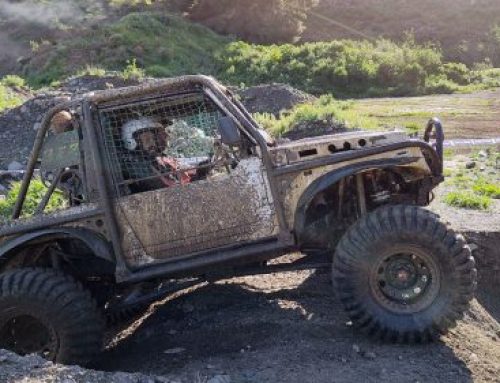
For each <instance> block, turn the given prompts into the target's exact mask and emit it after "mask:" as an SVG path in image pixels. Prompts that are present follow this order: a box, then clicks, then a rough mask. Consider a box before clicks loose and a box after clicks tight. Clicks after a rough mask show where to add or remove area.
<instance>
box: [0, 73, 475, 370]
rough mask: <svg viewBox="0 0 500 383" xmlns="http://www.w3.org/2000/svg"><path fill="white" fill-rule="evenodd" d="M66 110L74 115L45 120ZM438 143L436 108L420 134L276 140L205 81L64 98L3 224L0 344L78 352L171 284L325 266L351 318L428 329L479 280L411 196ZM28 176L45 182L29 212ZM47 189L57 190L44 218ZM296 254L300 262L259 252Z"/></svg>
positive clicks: (432, 333) (427, 179) (424, 192)
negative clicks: (57, 198)
mask: <svg viewBox="0 0 500 383" xmlns="http://www.w3.org/2000/svg"><path fill="white" fill-rule="evenodd" d="M62 111H64V112H65V113H66V112H68V113H70V114H71V116H72V119H73V120H72V123H71V124H69V128H68V129H65V130H64V131H61V130H60V129H59V130H57V131H52V130H51V128H50V127H51V121H52V120H53V118H54V116H56V115H57V114H58V113H60V112H62ZM66 115H67V113H66ZM142 133H147V134H146V135H144V134H142ZM431 141H432V142H431ZM442 144H443V132H442V128H441V124H440V123H439V120H437V119H435V120H431V121H430V123H429V125H428V126H427V128H426V130H425V134H424V137H423V139H417V138H409V137H408V136H407V135H406V134H405V133H403V132H398V131H383V132H360V131H358V132H347V133H339V134H335V135H326V136H320V137H315V138H307V139H302V140H297V141H290V142H281V143H276V142H275V141H274V140H273V139H272V138H270V137H269V136H268V135H267V134H266V133H265V132H264V131H263V130H262V129H261V128H260V127H259V125H258V124H257V123H256V122H255V121H254V120H253V119H252V116H251V115H250V114H249V113H248V112H247V111H246V109H245V108H244V106H243V105H242V104H241V103H240V101H239V100H238V99H237V97H235V96H234V95H233V94H232V93H231V91H229V90H228V89H226V88H225V87H224V86H222V85H220V84H219V83H217V82H216V81H215V80H213V79H211V78H209V77H204V76H186V77H180V78H173V79H165V80H159V81H157V82H154V83H150V84H146V85H141V86H136V87H129V88H123V89H111V90H106V91H100V92H94V93H89V94H86V95H85V96H83V97H81V98H79V99H76V100H73V101H70V102H67V103H63V104H61V105H58V106H56V107H55V108H53V109H51V110H50V111H49V112H48V113H47V114H46V116H45V117H44V119H43V122H42V124H41V128H40V129H39V131H38V134H37V137H36V141H35V144H34V148H33V151H32V154H31V156H30V158H29V160H28V165H27V169H26V175H25V177H24V180H23V181H22V184H21V188H20V193H19V197H18V200H17V203H16V206H15V208H14V212H13V216H12V220H9V221H8V222H6V223H4V224H3V225H2V226H1V228H0V347H3V348H8V349H12V350H14V351H16V352H18V353H21V354H26V353H40V354H42V355H43V356H45V357H46V358H48V359H52V360H55V361H57V362H61V363H86V362H88V361H90V360H91V359H92V358H93V357H94V356H95V355H96V354H97V353H98V352H99V351H100V349H101V343H102V336H103V329H104V327H105V322H106V320H105V318H106V317H108V318H109V317H116V315H119V314H123V313H124V312H125V311H126V310H128V309H131V308H133V307H136V306H137V305H140V304H144V303H147V302H151V300H152V299H155V298H158V297H160V296H162V294H165V293H166V292H168V291H169V289H171V286H172V281H179V282H178V283H179V284H181V286H182V285H183V284H187V283H192V282H194V281H213V280H217V279H219V278H227V277H231V276H234V275H249V274H258V273H272V272H279V271H286V270H299V269H314V268H319V267H330V268H331V270H332V277H333V284H334V286H335V287H336V289H337V294H338V297H339V299H340V301H341V302H342V304H343V305H344V306H345V309H346V310H347V314H348V316H349V317H350V319H351V321H352V322H353V324H354V325H355V326H357V327H358V328H359V329H361V330H364V331H365V332H366V333H367V334H369V335H372V336H374V337H376V338H379V339H383V340H387V341H396V342H405V343H412V342H425V341H429V340H432V339H434V338H436V337H438V336H439V335H440V334H443V333H445V332H446V330H447V329H448V328H450V327H451V326H453V325H454V324H455V322H456V321H457V320H458V319H459V318H460V317H461V315H462V313H463V312H464V310H466V308H467V305H468V302H469V301H470V299H471V298H472V296H473V291H474V288H475V283H476V270H475V264H474V259H473V258H472V257H471V253H470V250H469V248H468V247H467V245H466V243H465V241H464V239H463V238H462V237H460V236H457V235H456V234H455V233H454V232H453V231H451V230H450V229H448V228H447V226H446V225H445V224H444V223H442V222H441V221H440V220H439V217H438V216H436V215H435V214H433V213H432V212H430V211H428V210H426V209H424V208H423V207H422V206H426V205H428V204H429V202H430V200H431V199H432V190H433V188H434V187H435V186H436V185H438V184H439V183H440V182H441V181H442V180H443V176H442V154H443V153H442ZM155 149H156V150H157V151H156V152H155ZM36 177H39V178H40V179H41V180H42V181H43V182H44V183H45V185H46V187H47V191H46V194H45V195H44V197H43V198H42V199H41V202H40V203H39V205H38V206H37V207H35V206H32V204H33V202H32V201H31V200H30V204H28V205H29V206H26V205H27V203H26V201H25V200H26V195H27V192H28V190H29V187H30V184H33V182H34V181H33V180H34V179H35V178H36ZM38 182H40V181H38ZM56 193H58V194H60V193H64V195H65V196H66V199H67V202H66V204H65V205H64V206H61V208H60V209H59V210H56V211H50V212H48V211H47V209H46V207H47V206H52V205H50V204H49V203H48V202H49V201H50V198H51V196H52V195H54V194H56ZM23 205H24V207H23ZM30 212H31V213H32V214H28V213H30ZM291 252H297V253H299V252H300V253H301V254H302V256H298V257H297V260H296V261H293V262H288V263H280V262H276V261H273V262H269V261H270V260H274V259H276V258H278V257H281V256H283V255H285V254H288V253H291Z"/></svg>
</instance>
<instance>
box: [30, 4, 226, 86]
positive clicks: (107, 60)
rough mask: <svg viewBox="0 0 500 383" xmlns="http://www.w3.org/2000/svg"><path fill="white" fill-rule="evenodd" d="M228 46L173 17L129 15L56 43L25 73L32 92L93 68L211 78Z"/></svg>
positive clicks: (199, 27) (32, 63)
mask: <svg viewBox="0 0 500 383" xmlns="http://www.w3.org/2000/svg"><path fill="white" fill-rule="evenodd" d="M228 42H229V40H228V39H226V38H224V37H221V36H219V35H217V34H216V33H214V32H212V31H211V30H209V29H207V28H205V27H202V26H200V25H197V24H192V23H189V22H186V21H185V20H183V19H182V18H180V17H177V16H171V15H165V14H159V13H151V12H143V13H130V14H128V15H126V16H125V17H123V18H121V19H119V20H118V21H116V22H114V23H111V24H105V23H103V24H101V26H100V27H97V28H94V29H92V30H88V31H86V32H85V33H84V34H82V35H81V36H79V37H71V38H70V39H66V40H62V41H60V42H59V44H58V45H57V46H56V47H55V48H53V49H48V50H40V52H39V53H38V54H37V57H36V60H32V62H31V63H30V64H29V65H28V66H27V68H26V70H27V73H28V79H29V81H30V83H31V84H33V85H34V86H42V85H49V84H50V83H52V82H53V81H58V80H60V79H61V78H63V77H67V76H70V75H74V74H75V73H78V72H79V71H80V72H81V71H82V70H86V69H87V68H96V67H97V68H99V69H104V70H107V71H123V70H126V71H125V72H124V73H125V74H131V75H132V74H134V75H135V74H137V73H138V71H139V70H141V71H142V70H144V72H145V73H146V74H147V75H150V76H154V77H168V76H175V75H180V74H195V73H205V74H216V68H215V65H216V62H215V60H214V57H213V55H214V52H215V51H217V50H220V49H223V48H224V46H225V45H226V44H227V43H228ZM134 58H136V61H134ZM96 63H98V65H97V66H96ZM126 68H129V69H134V72H130V70H128V71H127V69H126ZM140 68H141V69H140Z"/></svg>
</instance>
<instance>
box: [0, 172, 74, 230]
mask: <svg viewBox="0 0 500 383" xmlns="http://www.w3.org/2000/svg"><path fill="white" fill-rule="evenodd" d="M20 188H21V183H20V182H14V183H13V184H12V188H11V189H10V190H9V192H8V193H7V195H6V198H5V199H0V223H1V222H2V221H6V220H8V219H10V217H11V216H12V212H13V210H14V205H15V203H16V200H17V196H18V195H19V190H20ZM46 191H47V188H46V187H45V186H44V184H43V183H42V181H40V180H38V179H35V180H33V181H32V182H31V184H30V187H29V189H28V194H27V195H26V200H25V201H24V206H23V216H24V217H29V216H31V215H33V214H34V213H35V210H36V208H37V206H38V204H39V203H40V201H41V200H42V198H43V196H44V195H45V192H46ZM65 203H66V201H65V198H64V196H63V195H62V193H60V192H57V191H56V192H55V193H54V194H52V197H51V198H50V200H49V203H48V204H47V207H46V209H45V212H51V211H54V210H58V209H60V208H62V207H64V206H65Z"/></svg>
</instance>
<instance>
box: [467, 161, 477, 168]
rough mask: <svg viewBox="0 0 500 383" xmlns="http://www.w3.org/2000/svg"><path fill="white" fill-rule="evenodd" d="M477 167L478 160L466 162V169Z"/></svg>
mask: <svg viewBox="0 0 500 383" xmlns="http://www.w3.org/2000/svg"><path fill="white" fill-rule="evenodd" d="M475 167H476V162H475V161H469V162H467V163H466V164H465V168H466V169H474V168H475Z"/></svg>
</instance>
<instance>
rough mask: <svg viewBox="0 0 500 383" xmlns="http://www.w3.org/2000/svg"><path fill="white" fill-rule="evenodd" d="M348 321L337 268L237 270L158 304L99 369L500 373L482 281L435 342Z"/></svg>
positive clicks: (499, 317)
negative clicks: (385, 339) (336, 288)
mask: <svg viewBox="0 0 500 383" xmlns="http://www.w3.org/2000/svg"><path fill="white" fill-rule="evenodd" d="M347 320H348V319H347V317H346V316H345V314H344V313H343V311H342V308H341V306H340V303H339V301H338V300H337V298H336V297H335V294H334V292H333V289H332V287H331V284H330V282H329V275H328V273H312V272H293V273H283V274H275V275H269V276H259V277H246V278H238V279H233V280H228V281H222V282H218V283H215V284H209V285H203V286H201V287H199V288H197V289H194V291H192V292H191V293H190V294H187V295H181V296H180V297H177V298H176V299H173V300H172V301H169V302H165V303H162V304H159V305H158V307H156V308H153V309H151V310H150V312H149V313H148V315H146V316H145V317H143V318H141V319H139V321H138V322H136V323H134V324H133V325H132V326H131V327H129V328H128V329H127V330H126V331H125V334H126V337H125V338H123V339H122V340H121V341H118V342H117V344H116V345H114V346H113V347H111V348H110V349H109V350H108V351H106V352H105V354H104V356H103V359H102V361H101V362H100V363H99V364H98V365H97V366H96V367H97V368H102V369H105V370H120V371H130V372H143V373H151V374H158V375H167V376H168V377H169V378H172V379H179V380H181V381H182V382H193V381H201V382H203V381H205V379H207V378H211V377H213V376H215V375H221V374H222V375H226V374H227V375H229V376H230V377H231V382H354V381H363V382H364V381H373V382H375V381H397V382H413V383H414V382H417V381H419V382H468V381H489V382H498V381H500V325H499V323H498V322H499V321H500V294H499V295H498V296H492V295H491V294H486V293H485V292H484V291H483V290H482V289H481V290H480V292H479V295H478V301H474V303H473V305H472V310H471V312H470V314H468V315H467V318H466V320H465V321H464V322H462V323H460V324H459V326H458V327H457V328H456V329H454V330H453V331H452V332H451V333H450V334H449V335H448V336H446V337H444V338H443V340H442V341H441V342H438V343H435V344H431V345H417V346H401V345H390V344H381V343H377V342H372V341H370V340H367V338H366V337H365V336H363V335H362V334H357V333H356V332H355V331H354V330H353V329H352V328H350V326H349V324H348V323H347ZM165 351H167V353H165ZM169 352H174V353H173V354H170V353H169ZM200 379H201V380H200Z"/></svg>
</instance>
